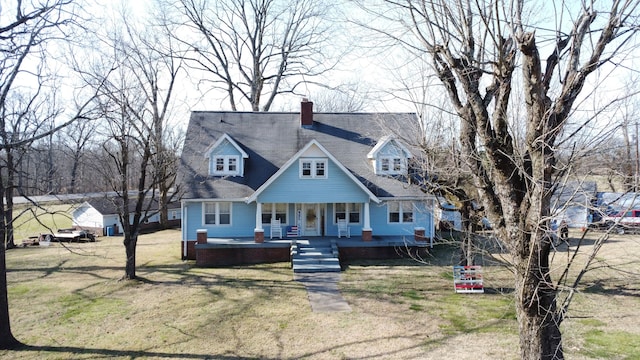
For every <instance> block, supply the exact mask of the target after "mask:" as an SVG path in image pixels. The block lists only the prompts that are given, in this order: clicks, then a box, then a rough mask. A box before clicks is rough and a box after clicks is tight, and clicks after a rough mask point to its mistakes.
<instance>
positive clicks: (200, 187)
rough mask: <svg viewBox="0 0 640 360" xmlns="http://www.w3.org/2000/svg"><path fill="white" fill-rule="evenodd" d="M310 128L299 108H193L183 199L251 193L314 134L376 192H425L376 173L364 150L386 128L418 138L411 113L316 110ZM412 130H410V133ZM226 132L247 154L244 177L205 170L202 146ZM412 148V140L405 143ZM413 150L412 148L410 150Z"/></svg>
mask: <svg viewBox="0 0 640 360" xmlns="http://www.w3.org/2000/svg"><path fill="white" fill-rule="evenodd" d="M313 120H314V124H313V126H312V127H310V128H304V127H302V126H301V125H300V114H299V113H277V112H209V111H196V112H193V113H192V114H191V120H190V122H189V127H188V129H187V133H186V137H185V145H184V148H183V152H182V158H181V171H180V176H181V180H180V184H181V186H183V190H184V194H183V197H182V198H183V199H209V198H222V199H244V198H246V197H248V196H250V195H251V194H253V193H254V192H255V191H256V190H257V189H258V188H259V187H260V186H261V185H262V184H263V183H264V182H265V181H267V179H269V178H270V177H271V176H272V175H273V174H275V172H276V171H278V169H279V168H280V167H281V166H282V165H284V164H285V163H286V162H287V161H288V160H289V159H290V158H291V157H292V156H294V155H295V154H296V153H297V152H298V151H299V150H300V149H302V148H303V147H304V146H305V145H306V144H307V143H309V142H310V141H311V140H313V139H315V140H316V141H318V142H319V143H320V144H321V145H322V146H324V148H325V149H327V150H328V151H329V152H330V153H331V154H332V155H333V156H334V157H335V158H336V159H337V160H338V161H340V163H341V164H342V165H343V166H345V167H346V168H347V169H348V170H349V171H351V172H352V174H353V175H354V176H355V177H356V178H357V179H359V180H360V181H361V182H362V183H363V184H364V185H365V186H366V187H367V188H368V189H369V190H370V191H371V192H372V193H373V194H374V195H376V196H378V197H392V196H393V197H415V196H423V195H424V194H423V193H422V192H421V191H420V190H419V189H418V188H417V187H415V186H408V185H407V183H406V182H404V181H399V180H397V179H394V178H391V177H386V176H379V175H375V174H374V172H373V167H372V165H371V163H370V162H369V160H368V159H367V153H368V152H369V151H371V149H372V148H373V146H375V144H376V143H377V142H378V140H380V139H381V138H382V137H383V136H384V135H389V131H388V130H385V129H393V131H394V132H395V131H402V130H404V131H405V132H406V133H407V135H408V136H409V137H413V138H417V137H418V136H420V135H419V132H417V131H413V130H412V129H415V128H416V124H417V118H416V116H415V114H408V113H314V114H313ZM412 132H413V133H412ZM225 133H226V134H228V135H229V136H230V137H231V138H232V139H233V140H234V141H235V142H236V143H237V144H238V145H239V146H240V147H242V149H243V150H244V151H245V152H246V153H247V154H248V155H249V158H248V159H247V160H246V164H245V168H244V169H245V174H244V177H227V178H221V177H215V176H209V175H208V159H206V158H205V155H204V153H205V151H206V150H207V149H208V148H209V147H210V146H211V145H212V144H213V143H214V142H215V141H216V140H217V139H219V138H220V137H221V136H223V135H224V134H225ZM404 145H406V146H407V147H408V148H409V149H410V150H411V149H412V147H411V144H406V143H405V144H404ZM414 155H416V152H414Z"/></svg>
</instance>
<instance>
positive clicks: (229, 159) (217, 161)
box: [209, 155, 240, 176]
mask: <svg viewBox="0 0 640 360" xmlns="http://www.w3.org/2000/svg"><path fill="white" fill-rule="evenodd" d="M238 160H239V156H237V155H216V156H213V158H212V161H211V165H212V168H210V169H209V173H210V174H211V175H231V176H235V175H240V173H239V171H238Z"/></svg>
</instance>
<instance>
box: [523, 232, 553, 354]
mask: <svg viewBox="0 0 640 360" xmlns="http://www.w3.org/2000/svg"><path fill="white" fill-rule="evenodd" d="M538 235H539V234H538ZM518 236H520V237H522V238H521V239H518V241H516V242H515V243H517V244H518V245H521V246H520V247H519V248H515V249H514V250H513V252H514V254H513V258H514V265H515V267H516V271H515V302H516V316H517V319H518V327H519V330H520V352H521V353H520V358H521V359H523V360H533V359H536V360H539V359H544V360H552V359H564V355H563V349H562V335H561V333H560V323H561V321H562V320H561V319H560V317H559V315H558V313H557V305H556V296H557V291H556V288H555V286H554V285H553V283H552V281H551V277H550V275H549V263H548V259H549V251H550V241H551V240H550V239H548V238H542V240H541V241H537V240H536V239H533V240H532V239H531V237H532V236H536V234H535V233H534V235H529V234H526V233H525V232H520V234H519V235H518ZM530 246H531V247H532V248H530Z"/></svg>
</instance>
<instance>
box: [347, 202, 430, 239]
mask: <svg viewBox="0 0 640 360" xmlns="http://www.w3.org/2000/svg"><path fill="white" fill-rule="evenodd" d="M414 204H415V208H414V211H413V222H412V223H389V221H388V212H387V203H386V202H384V203H382V204H378V205H376V204H372V205H371V209H370V212H371V228H372V229H373V234H374V235H380V236H413V231H414V228H415V227H423V228H424V229H425V236H427V237H431V236H432V234H431V228H432V226H431V224H432V222H433V215H432V214H431V212H430V210H428V206H427V204H426V203H425V202H415V203H414ZM352 231H353V230H352Z"/></svg>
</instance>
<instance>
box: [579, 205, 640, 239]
mask: <svg viewBox="0 0 640 360" xmlns="http://www.w3.org/2000/svg"><path fill="white" fill-rule="evenodd" d="M590 227H591V228H597V229H605V230H608V229H613V230H615V231H616V232H617V233H618V234H624V233H625V232H640V209H632V210H627V211H620V212H617V213H614V214H610V215H606V216H603V217H602V218H601V219H600V221H598V222H594V223H592V224H590Z"/></svg>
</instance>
